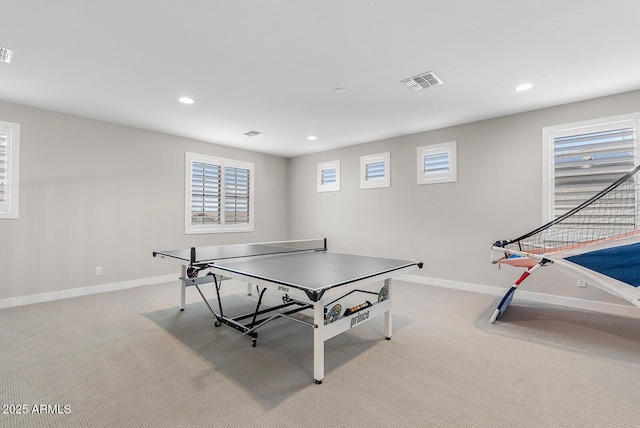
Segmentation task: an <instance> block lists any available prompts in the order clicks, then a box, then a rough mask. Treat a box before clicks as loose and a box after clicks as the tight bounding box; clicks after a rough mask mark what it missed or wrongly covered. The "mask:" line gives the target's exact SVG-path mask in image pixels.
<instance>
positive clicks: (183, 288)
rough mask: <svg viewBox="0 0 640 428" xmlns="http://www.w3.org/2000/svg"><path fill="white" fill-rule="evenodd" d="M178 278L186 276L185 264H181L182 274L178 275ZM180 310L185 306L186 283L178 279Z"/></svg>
mask: <svg viewBox="0 0 640 428" xmlns="http://www.w3.org/2000/svg"><path fill="white" fill-rule="evenodd" d="M180 278H187V266H185V265H182V275H180ZM180 282H181V284H180V310H181V311H184V307H185V295H186V294H187V293H186V290H187V285H186V284H185V280H184V279H183V280H181V281H180Z"/></svg>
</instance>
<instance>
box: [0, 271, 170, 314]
mask: <svg viewBox="0 0 640 428" xmlns="http://www.w3.org/2000/svg"><path fill="white" fill-rule="evenodd" d="M177 279H178V276H177V275H175V274H172V275H163V276H154V277H150V278H141V279H133V280H131V281H122V282H113V283H110V284H101V285H93V286H90V287H81V288H72V289H69V290H60V291H54V292H51V293H41V294H32V295H29V296H21V297H12V298H9V299H0V309H4V308H12V307H15V306H23V305H31V304H33V303H43V302H50V301H53V300H60V299H69V298H71V297H80V296H88V295H90V294H99V293H107V292H109V291H118V290H126V289H127V288H134V287H140V286H142V285H152V284H162V283H165V282H172V281H177Z"/></svg>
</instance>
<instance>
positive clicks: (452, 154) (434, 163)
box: [417, 141, 458, 184]
mask: <svg viewBox="0 0 640 428" xmlns="http://www.w3.org/2000/svg"><path fill="white" fill-rule="evenodd" d="M417 160H418V163H417V166H418V184H435V183H449V182H454V181H457V180H458V173H457V167H456V142H455V141H451V142H448V143H444V144H433V145H430V146H423V147H418V157H417Z"/></svg>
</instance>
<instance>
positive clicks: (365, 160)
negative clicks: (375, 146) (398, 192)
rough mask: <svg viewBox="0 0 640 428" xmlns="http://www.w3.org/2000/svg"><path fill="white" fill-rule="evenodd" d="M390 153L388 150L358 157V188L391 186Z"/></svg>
mask: <svg viewBox="0 0 640 428" xmlns="http://www.w3.org/2000/svg"><path fill="white" fill-rule="evenodd" d="M390 158H391V155H390V153H389V152H387V153H380V154H376V155H368V156H362V157H361V158H360V188H361V189H375V188H380V187H390V186H391V162H390Z"/></svg>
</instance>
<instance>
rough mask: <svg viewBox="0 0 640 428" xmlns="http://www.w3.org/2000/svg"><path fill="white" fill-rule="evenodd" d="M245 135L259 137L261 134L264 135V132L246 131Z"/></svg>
mask: <svg viewBox="0 0 640 428" xmlns="http://www.w3.org/2000/svg"><path fill="white" fill-rule="evenodd" d="M244 135H246V136H247V137H259V136H260V135H263V134H262V133H261V132H258V131H249V132H245V133H244Z"/></svg>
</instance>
